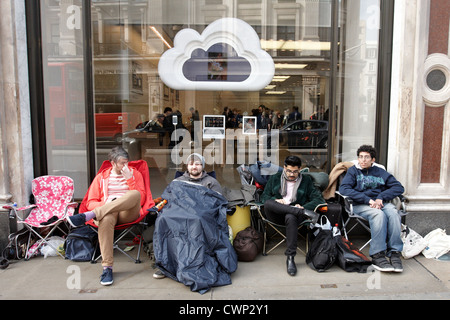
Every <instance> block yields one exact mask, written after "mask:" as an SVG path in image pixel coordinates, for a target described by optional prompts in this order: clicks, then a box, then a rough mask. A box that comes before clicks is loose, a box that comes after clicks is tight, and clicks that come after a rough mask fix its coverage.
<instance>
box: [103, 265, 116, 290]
mask: <svg viewBox="0 0 450 320" xmlns="http://www.w3.org/2000/svg"><path fill="white" fill-rule="evenodd" d="M113 282H114V280H113V271H112V269H111V268H105V269H103V273H102V275H101V276H100V284H102V285H104V286H109V285H111V284H112V283H113Z"/></svg>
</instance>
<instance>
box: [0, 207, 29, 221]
mask: <svg viewBox="0 0 450 320" xmlns="http://www.w3.org/2000/svg"><path fill="white" fill-rule="evenodd" d="M34 207H36V205H35V204H30V205H28V206H25V207H20V208H16V207H15V206H14V205H12V204H7V205H4V206H3V209H7V210H10V211H9V215H10V217H11V218H14V217H15V218H16V219H17V220H19V221H23V220H24V219H23V218H22V217H21V216H19V215H18V214H17V212H18V211H25V210H28V209H31V208H34Z"/></svg>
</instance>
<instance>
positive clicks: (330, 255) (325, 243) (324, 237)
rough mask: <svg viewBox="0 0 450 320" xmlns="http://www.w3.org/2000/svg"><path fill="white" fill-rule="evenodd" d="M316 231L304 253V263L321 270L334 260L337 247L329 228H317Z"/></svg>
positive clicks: (330, 264)
mask: <svg viewBox="0 0 450 320" xmlns="http://www.w3.org/2000/svg"><path fill="white" fill-rule="evenodd" d="M318 231H319V232H318V233H317V234H316V236H315V238H314V240H313V241H312V242H311V244H310V247H309V250H308V252H307V254H306V263H307V264H308V266H310V267H311V269H313V270H316V271H318V272H323V271H325V270H328V269H329V268H330V267H331V266H332V265H333V264H334V262H335V261H336V258H337V248H336V241H335V240H334V239H333V238H334V237H333V232H332V231H331V230H327V229H321V228H319V229H318Z"/></svg>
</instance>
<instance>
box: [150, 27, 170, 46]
mask: <svg viewBox="0 0 450 320" xmlns="http://www.w3.org/2000/svg"><path fill="white" fill-rule="evenodd" d="M150 29H151V30H152V31H153V32H154V33H155V34H156V35H157V36H158V38H160V39H161V41H162V42H164V44H165V45H166V46H167V48H169V49H172V46H171V45H170V44H169V43H168V42H167V41H166V39H164V37H163V36H162V34H161V33H160V32H159V31H158V30H157V29H156V28H155V27H154V26H150Z"/></svg>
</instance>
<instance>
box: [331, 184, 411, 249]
mask: <svg viewBox="0 0 450 320" xmlns="http://www.w3.org/2000/svg"><path fill="white" fill-rule="evenodd" d="M336 193H337V194H338V196H339V197H340V198H341V199H342V200H341V203H342V204H343V207H344V211H345V213H346V214H347V218H346V219H345V218H343V224H342V230H343V232H344V236H345V238H346V239H347V240H348V234H349V233H350V232H351V231H352V230H353V229H355V228H356V227H357V226H358V225H360V226H361V227H363V229H365V230H366V231H367V232H369V233H370V225H369V221H367V220H366V219H364V218H363V217H360V216H358V215H356V214H355V213H354V212H353V200H352V199H350V198H349V197H346V196H343V195H341V194H340V193H339V192H338V191H337V192H336ZM405 202H406V200H405V197H404V196H403V195H400V196H398V197H396V198H395V199H394V200H392V203H394V205H396V207H397V211H398V214H399V218H400V219H401V220H402V223H404V222H405V217H406V215H407V214H408V212H407V211H406V203H405ZM352 221H354V223H353V224H352V225H351V227H350V222H352ZM371 241H372V239H369V240H368V241H367V242H366V243H365V244H364V245H363V246H362V247H361V248H359V250H362V249H364V248H365V247H366V246H367V245H368V244H369V243H370V242H371Z"/></svg>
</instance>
